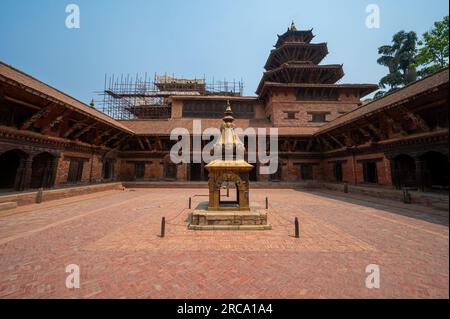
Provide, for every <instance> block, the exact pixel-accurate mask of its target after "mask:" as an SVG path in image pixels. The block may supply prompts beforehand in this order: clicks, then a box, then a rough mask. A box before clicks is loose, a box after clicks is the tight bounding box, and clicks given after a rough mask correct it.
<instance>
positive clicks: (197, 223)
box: [189, 202, 272, 230]
mask: <svg viewBox="0 0 450 319" xmlns="http://www.w3.org/2000/svg"><path fill="white" fill-rule="evenodd" d="M250 206H251V207H250V209H249V210H247V211H241V210H227V211H223V210H217V211H215V210H209V209H208V203H207V202H203V203H200V204H199V205H198V206H197V209H196V210H194V212H193V213H192V217H191V223H190V224H189V229H191V230H270V229H272V226H271V225H270V224H269V223H268V222H267V211H266V210H264V209H261V208H259V207H258V206H256V205H255V204H253V203H252V204H251V205H250Z"/></svg>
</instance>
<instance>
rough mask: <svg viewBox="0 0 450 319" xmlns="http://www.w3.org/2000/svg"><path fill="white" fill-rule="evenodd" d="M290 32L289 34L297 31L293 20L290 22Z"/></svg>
mask: <svg viewBox="0 0 450 319" xmlns="http://www.w3.org/2000/svg"><path fill="white" fill-rule="evenodd" d="M290 31H291V32H295V31H297V28H296V26H295V23H294V20H292V23H291V28H290Z"/></svg>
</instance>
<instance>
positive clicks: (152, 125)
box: [120, 119, 318, 136]
mask: <svg viewBox="0 0 450 319" xmlns="http://www.w3.org/2000/svg"><path fill="white" fill-rule="evenodd" d="M193 120H194V119H169V120H129V121H120V123H122V124H123V125H125V126H127V127H128V128H130V129H131V130H133V131H134V132H135V133H136V134H138V135H166V136H167V135H170V132H171V131H172V130H173V129H174V128H186V129H187V130H188V131H189V132H190V133H192V132H193V128H192V126H193V125H192V123H193ZM221 124H222V119H201V125H202V131H203V130H205V129H207V128H211V127H215V128H220V125H221ZM234 124H235V125H236V127H237V128H241V129H243V130H245V129H247V128H249V127H252V128H255V129H257V128H271V127H273V126H272V124H271V123H270V122H269V121H267V120H245V119H236V120H235V121H234ZM317 130H318V128H314V127H278V134H279V135H284V136H286V135H292V136H310V135H312V134H314V133H315V132H316V131H317Z"/></svg>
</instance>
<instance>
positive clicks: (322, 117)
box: [308, 112, 330, 123]
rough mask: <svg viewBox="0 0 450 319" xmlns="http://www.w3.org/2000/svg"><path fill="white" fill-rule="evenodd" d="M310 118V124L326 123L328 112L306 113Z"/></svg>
mask: <svg viewBox="0 0 450 319" xmlns="http://www.w3.org/2000/svg"><path fill="white" fill-rule="evenodd" d="M308 114H309V116H310V117H311V119H310V122H312V123H326V122H328V121H327V115H329V114H330V113H329V112H311V113H308Z"/></svg>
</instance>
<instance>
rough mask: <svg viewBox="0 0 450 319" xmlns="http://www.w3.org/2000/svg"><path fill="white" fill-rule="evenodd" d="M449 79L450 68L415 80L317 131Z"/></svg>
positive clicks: (395, 101) (399, 101)
mask: <svg viewBox="0 0 450 319" xmlns="http://www.w3.org/2000/svg"><path fill="white" fill-rule="evenodd" d="M448 81H449V72H448V68H446V69H443V70H441V71H439V72H437V73H434V74H432V75H430V76H427V77H425V78H423V79H420V80H418V81H416V82H413V83H411V84H409V85H408V86H406V87H404V88H402V89H399V90H397V91H394V92H392V93H390V94H388V95H386V96H384V97H382V98H380V99H378V100H375V101H373V102H370V103H368V104H366V105H364V106H362V107H360V108H358V109H356V110H354V111H352V112H349V113H347V114H345V115H342V116H341V117H338V118H337V119H335V120H334V121H331V122H330V123H327V124H326V125H324V126H322V127H321V128H320V130H319V131H318V132H317V134H322V133H325V132H328V131H331V130H333V129H335V128H338V127H340V126H344V125H346V124H348V123H351V122H353V121H355V120H357V119H360V118H362V117H363V116H369V115H372V114H374V113H377V112H379V111H381V110H383V109H385V108H387V107H391V106H393V105H397V104H401V103H403V102H405V101H407V100H408V99H410V98H412V97H414V96H417V95H419V94H421V93H424V92H427V91H429V90H433V89H435V88H438V87H440V86H442V85H444V84H446V83H447V84H448Z"/></svg>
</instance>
